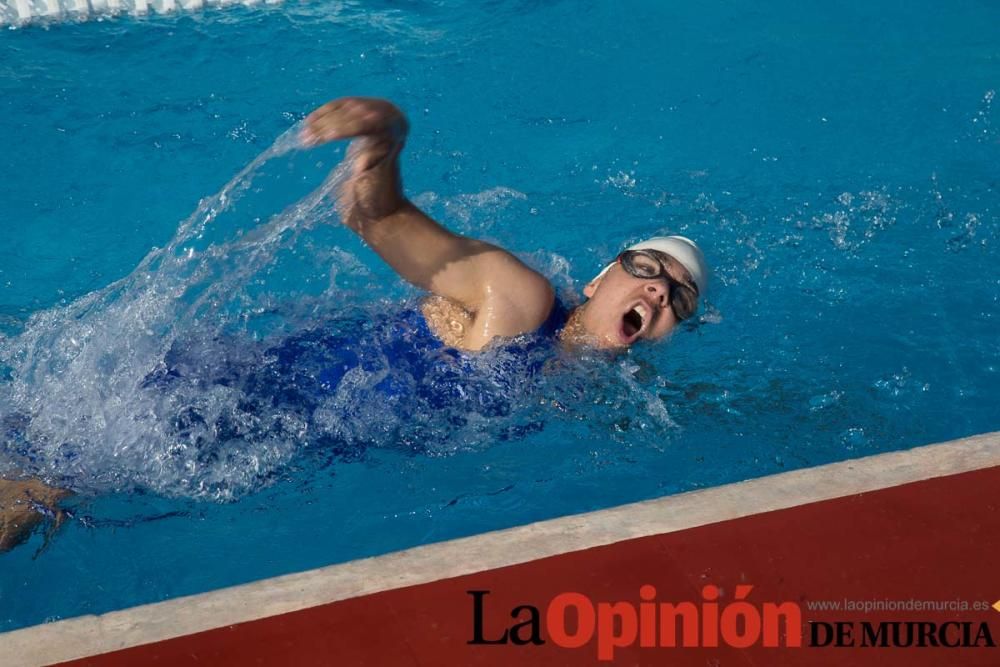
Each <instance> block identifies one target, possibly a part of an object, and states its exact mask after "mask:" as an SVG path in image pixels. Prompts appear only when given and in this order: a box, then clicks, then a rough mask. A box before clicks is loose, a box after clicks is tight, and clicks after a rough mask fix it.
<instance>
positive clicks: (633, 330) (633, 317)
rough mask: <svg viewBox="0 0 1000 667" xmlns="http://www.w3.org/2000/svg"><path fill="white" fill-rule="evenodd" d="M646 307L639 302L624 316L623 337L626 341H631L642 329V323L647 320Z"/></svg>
mask: <svg viewBox="0 0 1000 667" xmlns="http://www.w3.org/2000/svg"><path fill="white" fill-rule="evenodd" d="M646 315H647V312H646V307H645V306H644V305H643V304H641V303H640V304H637V305H636V306H634V307H633V308H632V309H631V310H629V311H628V312H627V313H625V314H624V315H623V316H622V328H621V332H622V337H623V338H624V339H625V342H627V343H631V342H632V341H633V340H634V339H635V338H636V337H637V336H638V335H639V333H640V332H641V331H642V325H643V324H644V323H645V322H646Z"/></svg>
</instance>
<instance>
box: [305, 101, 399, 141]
mask: <svg viewBox="0 0 1000 667" xmlns="http://www.w3.org/2000/svg"><path fill="white" fill-rule="evenodd" d="M408 131H409V123H407V122H406V116H404V115H403V112H402V111H400V110H399V109H398V108H397V107H396V105H394V104H393V103H392V102H390V101H388V100H380V99H377V98H373V97H341V98H340V99H337V100H333V101H332V102H327V103H326V104H324V105H323V106H321V107H319V108H318V109H316V110H315V111H313V112H312V113H311V114H309V115H308V116H306V119H305V125H304V126H303V127H302V132H301V134H300V135H299V139H300V140H301V142H302V145H303V146H307V147H310V148H311V147H313V146H318V145H320V144H325V143H327V142H329V141H336V140H338V139H352V138H354V137H371V138H373V139H376V140H378V141H386V142H390V143H402V142H403V141H405V139H406V134H407V132H408Z"/></svg>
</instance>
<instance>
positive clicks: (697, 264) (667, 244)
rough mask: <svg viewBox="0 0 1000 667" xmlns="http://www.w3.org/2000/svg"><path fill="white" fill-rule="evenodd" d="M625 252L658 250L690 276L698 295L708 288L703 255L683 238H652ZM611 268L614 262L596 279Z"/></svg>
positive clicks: (699, 249)
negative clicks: (678, 263) (674, 260)
mask: <svg viewBox="0 0 1000 667" xmlns="http://www.w3.org/2000/svg"><path fill="white" fill-rule="evenodd" d="M626 250H659V251H660V252H662V253H665V254H667V255H670V256H671V257H673V258H674V259H676V260H677V261H678V262H680V264H681V266H683V267H684V268H685V269H687V271H688V273H690V274H691V278H692V279H694V284H695V285H697V286H698V295H699V296H703V295H704V294H705V289H706V288H707V287H708V264H706V263H705V255H704V253H702V252H701V248H699V247H698V246H697V245H696V244H695V242H694V241H692V240H691V239H689V238H686V237H684V236H654V237H653V238H650V239H646V240H645V241H640V242H639V243H636V244H635V245H631V246H629V247H628V248H626ZM612 266H614V262H612V263H611V264H608V265H607V266H606V267H604V270H603V271H601V272H600V273H599V274H597V278H600V277H601V276H603V275H604V274H605V273H607V271H608V269H610V268H611V267H612ZM597 278H595V280H596V279H597Z"/></svg>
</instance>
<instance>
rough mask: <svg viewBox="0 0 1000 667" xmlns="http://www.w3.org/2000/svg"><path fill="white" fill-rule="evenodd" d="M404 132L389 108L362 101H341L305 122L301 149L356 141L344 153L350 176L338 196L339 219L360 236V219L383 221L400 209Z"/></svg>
mask: <svg viewBox="0 0 1000 667" xmlns="http://www.w3.org/2000/svg"><path fill="white" fill-rule="evenodd" d="M408 131H409V123H407V121H406V117H405V116H404V115H403V113H402V112H401V111H400V110H399V109H398V108H396V106H395V105H393V104H392V103H391V102H388V101H386V100H380V99H373V98H368V97H343V98H340V99H338V100H334V101H332V102H329V103H327V104H324V105H323V106H321V107H319V108H318V109H316V110H315V111H313V112H312V113H311V114H309V115H308V116H307V117H306V122H305V125H304V127H303V130H302V134H301V141H302V143H303V144H304V145H306V146H318V145H319V144H324V143H326V142H329V141H335V140H337V139H352V138H358V141H355V142H354V143H352V144H351V147H350V149H349V151H348V154H347V159H348V160H350V161H351V175H350V177H349V178H348V179H347V181H346V182H345V183H344V185H343V186H342V188H341V191H340V193H339V197H338V200H339V202H338V204H339V205H338V208H339V210H340V213H341V217H342V218H343V221H344V223H345V224H346V225H347V226H348V227H350V228H351V229H354V230H355V231H359V232H360V229H359V228H360V226H361V225H362V224H364V222H365V221H366V220H378V219H380V218H384V217H386V216H389V215H391V214H393V213H395V212H396V211H398V210H399V209H400V207H402V206H403V205H404V204H406V198H405V197H404V196H403V187H402V179H401V178H400V175H399V153H400V151H402V150H403V145H404V143H405V142H406V134H407V132H408Z"/></svg>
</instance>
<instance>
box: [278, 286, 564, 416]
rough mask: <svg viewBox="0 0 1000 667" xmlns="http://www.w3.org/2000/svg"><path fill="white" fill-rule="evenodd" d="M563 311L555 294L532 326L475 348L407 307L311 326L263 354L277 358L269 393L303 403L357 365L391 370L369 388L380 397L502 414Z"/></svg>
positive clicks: (546, 349) (552, 339)
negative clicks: (451, 340) (454, 341)
mask: <svg viewBox="0 0 1000 667" xmlns="http://www.w3.org/2000/svg"><path fill="white" fill-rule="evenodd" d="M568 315H569V311H568V310H567V308H566V307H565V306H564V305H563V304H562V303H561V302H560V301H559V300H558V299H556V300H555V302H554V303H553V305H552V310H551V312H550V313H549V316H548V318H547V319H546V320H545V322H543V323H542V324H541V326H539V327H538V329H536V330H535V331H534V332H532V333H530V334H524V335H521V336H517V337H515V338H512V339H510V340H509V341H506V342H505V343H504V344H502V345H498V346H495V347H494V348H491V351H488V352H477V353H470V352H464V351H461V350H458V349H455V348H452V347H448V346H446V345H445V344H444V343H442V342H441V340H440V339H438V338H437V336H435V335H434V333H433V332H431V330H430V328H429V327H428V325H427V322H426V320H425V319H424V316H423V314H422V313H420V312H419V311H418V310H416V309H412V308H411V309H406V310H403V311H402V312H400V313H398V314H396V315H394V316H392V317H391V318H388V319H386V320H385V321H383V322H379V323H374V324H370V325H369V326H368V327H367V331H361V332H359V331H358V330H357V329H356V328H355V329H353V330H352V331H351V332H349V333H341V332H337V331H332V330H331V329H330V328H327V327H321V328H317V329H312V330H310V331H306V332H304V333H300V334H296V335H294V336H291V337H289V338H286V339H284V340H282V341H281V342H280V343H279V344H278V345H276V346H274V347H271V348H270V349H268V351H267V353H266V355H265V357H266V358H267V359H269V360H273V362H274V363H273V367H272V369H271V372H269V373H268V375H269V376H270V377H269V379H268V381H267V384H268V385H269V389H268V390H267V391H268V393H271V394H272V397H273V399H274V401H275V402H276V403H283V404H293V405H296V404H297V405H307V404H311V403H314V402H316V401H317V400H321V399H322V398H323V397H324V396H329V395H332V394H334V393H335V392H336V391H337V390H338V387H339V386H340V385H341V384H342V383H343V382H344V378H345V377H346V376H347V375H348V373H350V372H351V371H352V370H354V369H360V370H361V371H363V372H364V373H367V374H377V373H379V372H380V371H383V372H384V371H388V372H386V373H385V377H384V378H382V379H381V380H379V381H378V382H377V383H376V384H375V385H374V387H373V388H374V389H375V390H376V391H377V393H378V394H380V395H381V396H382V397H384V398H396V399H402V400H406V399H408V398H409V399H419V402H420V403H423V404H426V405H427V406H428V407H431V408H441V407H445V406H446V405H449V404H453V403H456V402H458V403H465V404H470V403H471V405H468V408H469V409H471V410H474V411H476V412H479V413H480V414H484V415H496V414H503V413H506V411H507V410H506V409H505V407H504V406H505V405H507V404H508V401H507V400H505V399H506V398H507V397H508V396H509V393H508V392H510V391H517V388H518V385H519V384H521V383H523V382H525V381H526V380H527V379H528V378H530V377H531V376H534V375H536V374H537V373H538V371H540V370H541V367H542V365H543V364H544V362H545V361H546V360H547V359H549V358H551V356H552V353H553V352H554V351H555V346H556V339H557V336H558V333H559V332H560V331H561V330H562V328H563V326H564V325H565V324H566V320H567V317H568ZM339 329H341V330H343V329H344V327H343V326H340V327H339ZM484 361H485V362H486V363H485V365H484ZM262 388H263V387H262Z"/></svg>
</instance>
